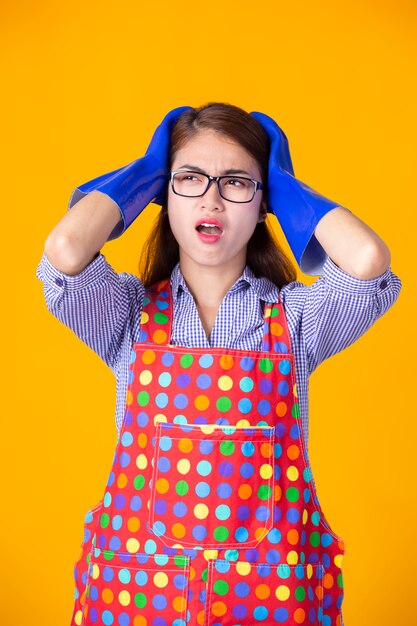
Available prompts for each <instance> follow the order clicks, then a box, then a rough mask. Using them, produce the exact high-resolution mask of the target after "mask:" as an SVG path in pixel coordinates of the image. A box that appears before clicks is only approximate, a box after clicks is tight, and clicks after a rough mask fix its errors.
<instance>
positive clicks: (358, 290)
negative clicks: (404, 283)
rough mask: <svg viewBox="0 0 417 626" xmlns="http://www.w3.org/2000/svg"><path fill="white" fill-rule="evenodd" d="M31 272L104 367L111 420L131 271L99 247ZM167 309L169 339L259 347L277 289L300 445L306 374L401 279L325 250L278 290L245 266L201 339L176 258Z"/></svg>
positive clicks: (123, 378) (129, 324) (371, 317)
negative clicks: (309, 276) (353, 265)
mask: <svg viewBox="0 0 417 626" xmlns="http://www.w3.org/2000/svg"><path fill="white" fill-rule="evenodd" d="M36 275H37V277H38V278H39V280H41V281H42V282H43V283H44V294H45V300H46V305H47V308H48V310H49V311H50V312H51V313H52V314H53V315H54V316H55V317H56V318H57V319H58V320H60V321H61V322H62V323H63V324H65V325H66V326H68V327H69V328H70V329H71V330H72V331H73V332H74V333H75V334H76V335H77V337H79V338H80V339H81V340H82V341H83V342H84V343H86V344H87V345H88V346H89V347H90V348H91V349H92V350H94V351H95V352H96V353H97V354H98V355H99V357H100V358H101V359H103V360H104V362H105V363H106V364H107V365H108V366H109V367H110V368H111V369H112V371H113V373H114V375H115V377H116V425H117V428H118V429H120V427H121V424H122V421H123V416H124V409H125V398H126V391H127V381H128V368H129V359H130V352H131V348H132V345H133V343H134V342H136V341H138V337H139V326H140V315H141V308H142V301H143V297H144V293H145V288H144V286H143V284H142V282H141V281H140V280H139V279H138V278H137V276H134V275H133V274H128V273H126V272H120V273H116V272H115V271H114V269H113V268H112V267H111V265H110V264H109V263H108V262H107V261H106V259H105V257H104V255H103V254H101V253H100V254H99V255H98V256H97V257H96V258H95V259H94V260H93V261H92V262H91V263H90V264H89V265H87V267H85V268H84V270H83V271H82V272H80V273H79V274H77V275H75V276H69V275H68V274H65V273H63V272H61V271H59V270H57V269H56V268H55V267H54V266H53V265H52V264H51V263H50V262H49V260H48V258H47V256H46V254H45V253H44V254H43V256H42V259H41V261H40V263H39V265H38V268H37V271H36ZM171 286H172V293H173V305H174V316H173V325H172V337H171V343H172V344H173V345H181V346H187V347H189V348H194V347H206V348H209V347H223V348H235V349H238V350H261V349H262V337H263V325H264V324H263V303H264V302H267V301H268V302H271V301H275V302H277V301H278V294H279V293H280V295H281V299H282V302H283V305H284V309H285V313H286V316H287V321H288V328H289V333H290V338H291V344H292V350H293V352H294V355H295V362H296V377H297V390H298V398H299V402H300V411H301V417H302V423H303V429H304V437H305V442H306V448H308V379H309V376H310V374H311V373H312V372H313V371H314V370H315V369H316V367H317V366H318V365H319V364H320V363H322V362H323V361H324V360H325V359H327V358H329V357H330V356H332V355H333V354H336V353H338V352H340V351H341V350H343V349H344V348H346V347H348V346H349V345H351V344H352V343H353V342H355V341H356V340H357V339H358V338H359V337H360V336H361V335H363V333H364V332H366V331H367V330H368V329H369V328H370V327H371V326H372V324H373V323H374V322H375V321H376V320H377V319H378V318H379V317H381V316H382V315H383V314H384V313H385V312H386V311H387V310H388V309H389V308H390V307H391V306H392V305H393V304H394V302H395V301H396V299H397V297H398V294H399V292H400V289H401V281H400V279H399V278H398V276H396V275H395V274H394V273H393V272H392V270H391V268H388V269H387V271H386V272H384V274H382V275H381V276H378V277H377V278H371V279H361V278H356V277H354V276H351V275H349V274H347V273H346V272H344V271H343V270H342V269H340V268H339V267H338V266H337V265H336V264H335V263H333V261H332V260H331V259H330V258H327V260H326V262H325V264H324V267H323V274H322V276H320V277H319V278H317V279H316V281H315V282H314V283H313V284H312V285H310V286H307V285H304V284H303V283H301V282H298V281H293V282H291V283H288V284H287V285H285V286H284V287H283V288H282V289H281V290H280V291H279V289H278V287H276V286H275V285H274V284H273V283H271V282H270V281H269V280H267V279H266V278H256V276H255V275H254V274H253V272H252V271H251V269H250V268H249V267H248V266H247V267H246V268H245V269H244V271H243V273H242V275H241V276H240V278H238V280H237V281H236V282H235V283H234V285H233V286H232V287H231V288H230V289H229V291H228V293H227V294H226V295H225V297H224V299H223V301H222V303H221V305H220V308H219V311H218V314H217V317H216V320H215V323H214V326H213V329H212V332H211V334H210V341H208V339H207V337H206V334H205V332H204V329H203V326H202V324H201V321H200V317H199V314H198V311H197V307H196V305H195V301H194V298H193V296H192V294H191V293H190V291H189V289H188V287H187V285H186V283H185V281H184V277H183V276H182V273H181V270H180V268H179V265H177V266H176V267H175V268H174V270H173V272H172V275H171Z"/></svg>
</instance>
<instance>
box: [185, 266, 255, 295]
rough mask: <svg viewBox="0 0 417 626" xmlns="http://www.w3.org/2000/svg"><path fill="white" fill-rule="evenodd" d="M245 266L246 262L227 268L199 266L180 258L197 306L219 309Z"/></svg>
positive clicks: (186, 280)
mask: <svg viewBox="0 0 417 626" xmlns="http://www.w3.org/2000/svg"><path fill="white" fill-rule="evenodd" d="M245 265H246V262H245V261H243V262H242V261H241V262H240V263H233V264H230V265H226V266H225V265H221V266H210V265H199V264H197V263H194V262H189V260H188V259H184V258H180V268H181V272H182V275H183V276H184V280H185V282H186V284H187V287H188V289H189V290H190V292H191V293H192V295H193V297H194V300H195V302H196V304H197V306H210V307H214V306H216V307H218V306H219V305H220V303H221V302H222V300H223V298H224V296H225V295H226V294H227V292H228V291H229V289H230V287H231V286H232V285H233V284H234V283H235V282H236V280H237V279H238V278H239V276H241V274H242V272H243V270H244V268H245Z"/></svg>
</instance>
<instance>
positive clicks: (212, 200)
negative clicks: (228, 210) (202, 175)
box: [199, 180, 224, 211]
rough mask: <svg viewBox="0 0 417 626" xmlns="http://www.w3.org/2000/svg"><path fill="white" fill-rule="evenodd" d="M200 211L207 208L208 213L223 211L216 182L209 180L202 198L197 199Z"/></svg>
mask: <svg viewBox="0 0 417 626" xmlns="http://www.w3.org/2000/svg"><path fill="white" fill-rule="evenodd" d="M199 200H200V206H201V208H202V209H204V208H207V209H209V210H210V211H215V210H218V211H223V210H224V205H223V198H222V197H221V195H220V192H219V188H218V186H217V181H215V180H211V181H210V184H209V186H208V189H207V190H206V193H205V194H204V196H201V197H200V198H199Z"/></svg>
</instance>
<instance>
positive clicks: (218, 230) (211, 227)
mask: <svg viewBox="0 0 417 626" xmlns="http://www.w3.org/2000/svg"><path fill="white" fill-rule="evenodd" d="M195 228H196V230H198V232H200V233H206V234H213V235H221V234H222V233H223V230H224V226H223V224H222V223H221V222H220V221H219V220H216V219H214V218H213V217H207V218H202V219H200V220H198V222H197V223H196V225H195Z"/></svg>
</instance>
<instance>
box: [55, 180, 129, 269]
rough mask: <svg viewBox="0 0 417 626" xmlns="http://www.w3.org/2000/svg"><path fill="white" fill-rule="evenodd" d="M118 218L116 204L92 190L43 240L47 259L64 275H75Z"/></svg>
mask: <svg viewBox="0 0 417 626" xmlns="http://www.w3.org/2000/svg"><path fill="white" fill-rule="evenodd" d="M119 220H120V210H119V207H118V205H117V204H116V203H115V202H114V201H113V200H112V199H111V198H109V197H108V196H106V195H105V194H104V193H101V191H92V192H91V193H89V194H87V195H86V196H84V198H81V200H79V201H78V202H77V204H75V205H74V206H73V207H72V209H71V211H68V212H67V213H66V214H65V215H64V217H63V218H62V219H61V220H60V221H59V222H58V224H57V225H56V226H55V228H53V230H52V231H51V232H50V233H49V235H48V237H47V239H46V242H45V254H46V256H47V257H48V260H49V261H50V263H51V264H52V265H53V266H54V267H55V268H56V269H58V270H60V271H61V272H64V273H65V274H68V275H70V276H74V275H75V274H79V273H80V272H82V270H83V269H84V268H85V267H87V265H88V264H89V263H91V261H92V260H93V259H94V258H95V257H96V256H97V254H98V252H99V251H100V250H101V248H102V247H103V245H104V244H105V243H106V241H107V239H108V237H109V235H110V233H111V232H112V230H113V228H114V227H115V226H116V224H117V223H118V222H119Z"/></svg>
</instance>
